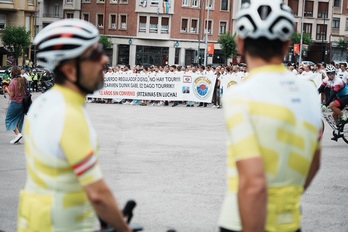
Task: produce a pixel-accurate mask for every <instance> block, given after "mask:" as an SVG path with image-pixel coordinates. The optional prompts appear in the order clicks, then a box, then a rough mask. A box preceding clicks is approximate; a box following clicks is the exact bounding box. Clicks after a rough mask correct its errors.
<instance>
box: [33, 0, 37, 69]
mask: <svg viewBox="0 0 348 232" xmlns="http://www.w3.org/2000/svg"><path fill="white" fill-rule="evenodd" d="M37 1H38V0H35V15H34V38H35V36H36V12H37ZM33 65H34V67H36V46H35V45H34V64H33Z"/></svg>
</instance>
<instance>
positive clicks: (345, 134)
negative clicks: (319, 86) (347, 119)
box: [323, 107, 348, 144]
mask: <svg viewBox="0 0 348 232" xmlns="http://www.w3.org/2000/svg"><path fill="white" fill-rule="evenodd" d="M347 110H348V108H347V107H345V108H344V109H343V110H342V113H343V114H345V115H346V116H348V114H347V113H346V111H347ZM331 113H332V111H329V110H326V111H323V118H324V119H325V121H326V122H327V123H328V124H329V126H330V127H331V128H332V130H333V131H332V135H333V136H334V137H333V138H332V140H334V141H336V142H337V140H338V139H339V138H342V139H343V141H344V142H346V143H347V144H348V126H347V125H346V124H343V125H342V126H340V127H337V125H336V122H335V120H334V118H333V117H332V114H331ZM323 132H324V123H323Z"/></svg>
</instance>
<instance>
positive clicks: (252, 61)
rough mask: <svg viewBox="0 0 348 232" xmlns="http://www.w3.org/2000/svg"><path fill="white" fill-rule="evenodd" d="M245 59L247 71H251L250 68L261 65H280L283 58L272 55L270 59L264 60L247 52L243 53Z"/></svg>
mask: <svg viewBox="0 0 348 232" xmlns="http://www.w3.org/2000/svg"><path fill="white" fill-rule="evenodd" d="M245 60H246V63H247V66H248V72H251V71H252V70H254V69H256V68H260V67H262V66H267V65H280V64H282V63H283V60H282V59H281V58H279V57H273V58H272V59H271V60H269V61H265V60H264V59H262V58H259V57H251V56H249V55H248V54H246V55H245Z"/></svg>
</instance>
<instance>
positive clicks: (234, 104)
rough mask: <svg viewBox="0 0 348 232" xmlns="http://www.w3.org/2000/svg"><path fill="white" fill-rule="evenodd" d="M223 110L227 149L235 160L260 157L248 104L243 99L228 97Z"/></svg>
mask: <svg viewBox="0 0 348 232" xmlns="http://www.w3.org/2000/svg"><path fill="white" fill-rule="evenodd" d="M230 99H231V100H230V101H227V102H225V103H226V104H228V105H229V107H228V110H226V111H225V118H226V125H227V130H228V143H229V144H230V146H229V149H231V151H230V152H231V153H232V154H233V155H234V158H235V161H239V160H244V159H249V158H254V157H260V156H261V152H260V150H259V144H258V140H257V136H256V134H255V131H254V128H253V126H252V123H251V121H250V114H249V112H248V111H249V106H248V103H247V102H246V101H245V100H243V99H236V98H230Z"/></svg>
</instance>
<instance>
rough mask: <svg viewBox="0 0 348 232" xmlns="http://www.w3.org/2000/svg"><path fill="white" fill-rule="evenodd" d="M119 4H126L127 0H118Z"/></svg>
mask: <svg viewBox="0 0 348 232" xmlns="http://www.w3.org/2000/svg"><path fill="white" fill-rule="evenodd" d="M116 1H117V0H116ZM120 4H128V0H120Z"/></svg>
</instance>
